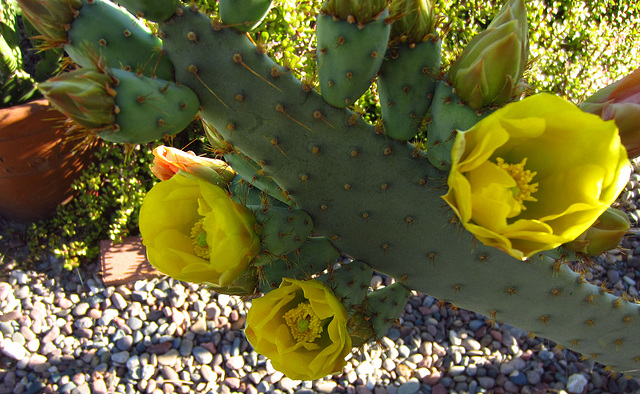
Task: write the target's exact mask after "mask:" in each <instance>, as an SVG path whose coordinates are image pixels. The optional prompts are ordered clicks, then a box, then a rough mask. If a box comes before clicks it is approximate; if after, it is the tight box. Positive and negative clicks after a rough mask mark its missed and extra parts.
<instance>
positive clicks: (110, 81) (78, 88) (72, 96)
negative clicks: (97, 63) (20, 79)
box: [38, 68, 116, 129]
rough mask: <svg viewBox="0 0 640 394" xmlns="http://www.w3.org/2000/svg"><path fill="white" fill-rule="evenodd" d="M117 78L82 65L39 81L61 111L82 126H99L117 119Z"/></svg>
mask: <svg viewBox="0 0 640 394" xmlns="http://www.w3.org/2000/svg"><path fill="white" fill-rule="evenodd" d="M115 84H116V82H115V80H114V78H113V77H112V76H111V75H109V74H106V73H103V72H100V71H98V70H95V69H89V68H82V69H78V70H74V71H71V72H68V73H64V74H60V75H58V76H56V77H53V78H50V79H48V80H47V81H45V82H42V83H40V84H38V89H39V90H40V91H41V92H42V94H43V95H44V96H45V97H46V98H47V99H48V100H49V101H50V102H51V104H52V105H53V106H54V107H56V109H58V110H59V111H60V112H62V113H63V114H65V115H67V116H68V117H70V118H71V119H72V120H73V121H74V122H76V123H78V124H79V125H81V126H84V127H87V128H90V129H98V128H103V127H105V126H110V125H113V124H114V123H115V122H116V105H115V91H114V90H113V89H112V88H111V86H114V85H115Z"/></svg>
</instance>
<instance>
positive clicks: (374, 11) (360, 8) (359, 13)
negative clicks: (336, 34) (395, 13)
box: [320, 0, 387, 25]
mask: <svg viewBox="0 0 640 394" xmlns="http://www.w3.org/2000/svg"><path fill="white" fill-rule="evenodd" d="M386 6H387V1H386V0H326V1H325V2H324V3H323V4H322V8H321V9H320V11H321V12H322V13H323V14H329V15H332V16H334V17H335V18H337V19H342V20H347V21H349V22H351V23H355V22H357V23H358V24H361V25H364V24H365V23H368V22H370V21H372V20H375V19H377V18H378V16H379V15H380V13H381V12H382V11H383V10H384V9H385V7H386Z"/></svg>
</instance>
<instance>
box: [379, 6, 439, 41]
mask: <svg viewBox="0 0 640 394" xmlns="http://www.w3.org/2000/svg"><path fill="white" fill-rule="evenodd" d="M389 8H390V13H391V18H392V19H393V18H398V19H396V20H395V21H394V22H393V24H392V25H391V39H392V40H398V41H400V42H410V43H418V42H422V41H426V40H427V39H428V37H429V36H431V35H433V34H434V33H435V26H436V18H435V12H434V7H433V4H432V3H431V1H430V0H394V1H392V2H391V5H390V6H389Z"/></svg>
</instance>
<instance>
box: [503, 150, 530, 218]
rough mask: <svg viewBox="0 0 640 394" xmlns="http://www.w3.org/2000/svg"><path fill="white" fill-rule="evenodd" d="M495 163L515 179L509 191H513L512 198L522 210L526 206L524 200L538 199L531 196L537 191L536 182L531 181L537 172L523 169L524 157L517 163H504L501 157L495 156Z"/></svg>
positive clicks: (525, 162) (525, 159)
mask: <svg viewBox="0 0 640 394" xmlns="http://www.w3.org/2000/svg"><path fill="white" fill-rule="evenodd" d="M496 163H497V164H498V167H500V168H502V169H503V170H505V171H506V172H507V174H509V176H511V178H513V180H515V181H516V186H514V187H512V188H511V193H513V198H514V199H515V200H516V201H517V202H518V204H519V205H520V209H522V210H523V211H524V210H526V209H527V207H525V206H524V201H538V200H537V199H536V198H535V197H532V196H531V195H532V194H533V193H535V192H537V191H538V182H536V183H531V181H532V180H533V177H534V176H536V174H537V172H531V171H530V170H525V169H524V166H525V165H526V164H527V158H526V157H525V158H524V159H522V161H521V162H520V163H519V164H509V163H505V161H504V159H503V158H501V157H497V158H496Z"/></svg>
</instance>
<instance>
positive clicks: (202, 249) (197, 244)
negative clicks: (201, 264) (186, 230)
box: [191, 218, 211, 260]
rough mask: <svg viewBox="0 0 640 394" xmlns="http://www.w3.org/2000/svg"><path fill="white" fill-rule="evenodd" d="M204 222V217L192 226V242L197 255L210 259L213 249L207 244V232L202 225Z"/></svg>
mask: <svg viewBox="0 0 640 394" xmlns="http://www.w3.org/2000/svg"><path fill="white" fill-rule="evenodd" d="M203 222H204V218H202V219H200V220H198V221H197V222H196V223H195V224H194V225H193V227H191V243H192V245H193V252H194V253H195V255H196V256H198V257H201V258H203V259H207V260H208V259H209V254H210V253H211V250H210V249H209V244H207V232H206V231H205V229H204V226H203V225H202V223H203Z"/></svg>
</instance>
